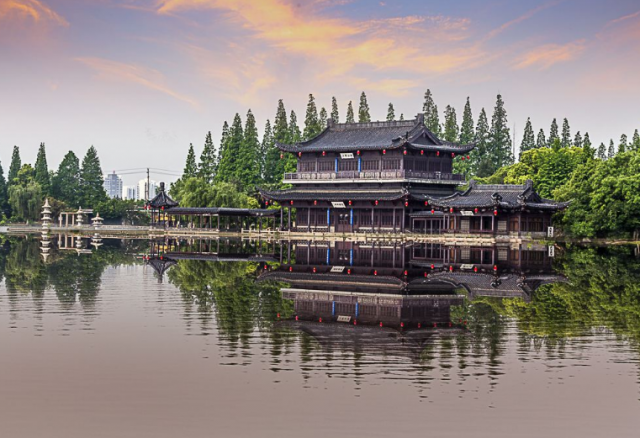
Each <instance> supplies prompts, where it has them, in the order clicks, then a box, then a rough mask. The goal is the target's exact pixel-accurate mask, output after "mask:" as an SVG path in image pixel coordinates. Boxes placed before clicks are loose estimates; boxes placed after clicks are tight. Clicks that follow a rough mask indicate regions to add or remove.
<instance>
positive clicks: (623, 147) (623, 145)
mask: <svg viewBox="0 0 640 438" xmlns="http://www.w3.org/2000/svg"><path fill="white" fill-rule="evenodd" d="M628 147H629V143H628V140H627V134H622V135H621V136H620V144H619V145H618V153H619V154H624V153H625V152H627V148H628Z"/></svg>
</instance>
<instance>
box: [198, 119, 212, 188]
mask: <svg viewBox="0 0 640 438" xmlns="http://www.w3.org/2000/svg"><path fill="white" fill-rule="evenodd" d="M216 167H217V157H216V149H215V146H214V145H213V139H212V138H211V131H209V132H207V135H206V136H205V138H204V148H203V149H202V154H200V164H199V165H198V176H199V177H200V178H202V179H204V180H205V181H206V182H208V183H209V184H211V183H212V182H213V179H214V178H215V176H216Z"/></svg>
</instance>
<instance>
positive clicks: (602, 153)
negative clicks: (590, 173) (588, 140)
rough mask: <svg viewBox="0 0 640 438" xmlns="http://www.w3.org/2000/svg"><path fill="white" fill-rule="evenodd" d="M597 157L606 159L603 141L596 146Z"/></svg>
mask: <svg viewBox="0 0 640 438" xmlns="http://www.w3.org/2000/svg"><path fill="white" fill-rule="evenodd" d="M598 158H599V159H601V160H606V159H607V147H606V146H605V145H604V143H600V146H598Z"/></svg>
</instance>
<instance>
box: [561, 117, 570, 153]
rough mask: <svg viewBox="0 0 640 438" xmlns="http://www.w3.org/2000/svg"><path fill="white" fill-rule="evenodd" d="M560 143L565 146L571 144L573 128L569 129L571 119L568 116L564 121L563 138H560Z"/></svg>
mask: <svg viewBox="0 0 640 438" xmlns="http://www.w3.org/2000/svg"><path fill="white" fill-rule="evenodd" d="M560 144H561V145H562V147H563V148H568V147H570V146H571V130H570V129H569V121H568V120H567V118H566V117H565V118H564V120H563V121H562V139H561V140H560Z"/></svg>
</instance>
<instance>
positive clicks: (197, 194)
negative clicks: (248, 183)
mask: <svg viewBox="0 0 640 438" xmlns="http://www.w3.org/2000/svg"><path fill="white" fill-rule="evenodd" d="M171 195H172V196H173V197H174V198H175V200H176V201H178V202H179V203H180V204H181V205H188V206H190V207H229V208H258V207H259V205H258V201H257V200H256V199H255V198H253V197H251V196H249V195H247V194H246V193H244V192H243V191H242V190H241V188H240V187H238V186H237V185H236V184H234V183H231V182H217V183H215V184H208V183H207V182H205V181H204V180H203V179H202V178H197V177H196V178H186V179H185V180H184V183H183V184H182V185H181V186H180V187H179V189H178V190H176V191H172V192H171Z"/></svg>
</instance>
